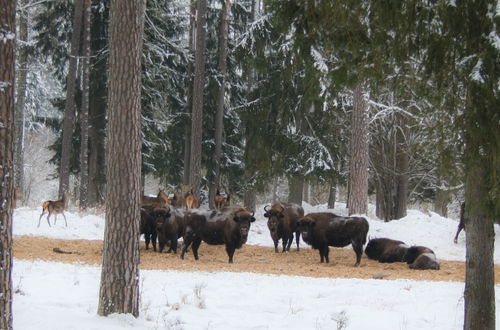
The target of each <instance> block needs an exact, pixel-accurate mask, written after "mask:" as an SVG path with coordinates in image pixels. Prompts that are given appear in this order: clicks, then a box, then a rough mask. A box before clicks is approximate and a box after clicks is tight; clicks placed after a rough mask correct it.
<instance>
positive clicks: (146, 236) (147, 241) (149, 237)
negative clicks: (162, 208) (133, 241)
mask: <svg viewBox="0 0 500 330" xmlns="http://www.w3.org/2000/svg"><path fill="white" fill-rule="evenodd" d="M144 240H145V241H146V250H149V242H150V241H151V236H150V234H147V233H146V234H144Z"/></svg>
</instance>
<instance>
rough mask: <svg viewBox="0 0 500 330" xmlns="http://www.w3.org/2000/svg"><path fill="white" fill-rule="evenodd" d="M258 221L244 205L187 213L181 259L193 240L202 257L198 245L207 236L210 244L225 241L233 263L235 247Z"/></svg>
mask: <svg viewBox="0 0 500 330" xmlns="http://www.w3.org/2000/svg"><path fill="white" fill-rule="evenodd" d="M254 221H255V218H254V216H253V213H250V212H248V211H247V210H245V209H244V208H241V207H233V208H225V209H222V210H219V211H217V210H213V211H194V212H189V213H186V216H185V226H186V227H185V230H184V246H183V248H182V253H181V259H184V253H185V252H186V250H187V249H188V248H189V246H190V245H191V244H192V246H193V255H194V258H195V259H196V260H198V259H199V258H198V248H199V247H200V244H201V241H202V240H203V241H204V242H205V243H207V244H210V245H222V244H225V245H226V252H227V255H228V256H229V263H233V255H234V251H235V250H236V249H239V248H241V247H242V246H243V244H245V243H246V241H247V238H248V232H249V231H250V224H251V223H252V222H254Z"/></svg>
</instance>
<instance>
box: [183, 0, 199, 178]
mask: <svg viewBox="0 0 500 330" xmlns="http://www.w3.org/2000/svg"><path fill="white" fill-rule="evenodd" d="M189 9H190V16H189V55H190V57H191V58H190V59H189V60H188V65H187V81H186V85H187V88H186V89H187V100H186V112H187V114H188V115H189V120H188V122H187V124H186V132H185V134H184V135H185V138H184V176H183V180H182V183H183V184H184V185H186V186H189V185H191V181H190V180H191V174H190V168H191V123H192V119H193V118H192V107H193V85H194V79H193V72H194V65H193V58H194V50H195V45H194V40H196V38H195V36H196V1H195V0H191V4H190V7H189Z"/></svg>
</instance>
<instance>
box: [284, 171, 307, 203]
mask: <svg viewBox="0 0 500 330" xmlns="http://www.w3.org/2000/svg"><path fill="white" fill-rule="evenodd" d="M288 189H289V192H288V202H290V203H296V204H299V205H302V200H303V192H304V178H303V177H302V176H292V177H291V178H289V180H288Z"/></svg>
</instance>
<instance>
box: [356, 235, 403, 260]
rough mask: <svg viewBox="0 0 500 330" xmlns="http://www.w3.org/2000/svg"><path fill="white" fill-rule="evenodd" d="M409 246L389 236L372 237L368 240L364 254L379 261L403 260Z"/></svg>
mask: <svg viewBox="0 0 500 330" xmlns="http://www.w3.org/2000/svg"><path fill="white" fill-rule="evenodd" d="M408 248H409V246H408V245H406V244H405V243H404V242H401V241H396V240H393V239H389V238H374V239H371V240H370V241H368V244H367V245H366V248H365V254H366V255H367V256H368V258H370V259H373V260H378V261H379V262H404V261H406V252H407V251H408Z"/></svg>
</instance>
